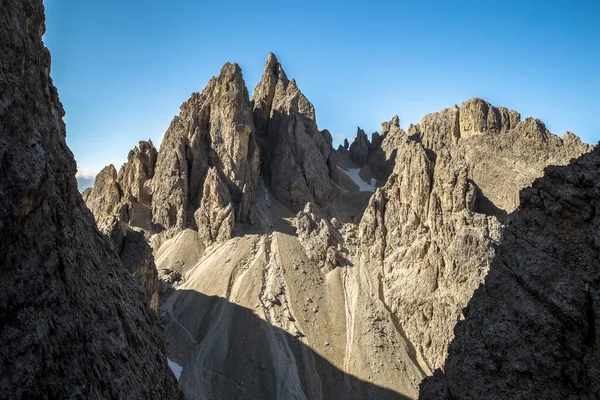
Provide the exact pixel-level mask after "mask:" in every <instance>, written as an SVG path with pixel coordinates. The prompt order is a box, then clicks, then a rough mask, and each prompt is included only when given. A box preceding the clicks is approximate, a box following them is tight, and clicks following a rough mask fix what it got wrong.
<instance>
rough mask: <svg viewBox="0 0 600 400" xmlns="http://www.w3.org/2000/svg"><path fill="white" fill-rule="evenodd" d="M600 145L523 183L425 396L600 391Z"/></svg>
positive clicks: (578, 395)
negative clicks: (494, 253)
mask: <svg viewBox="0 0 600 400" xmlns="http://www.w3.org/2000/svg"><path fill="white" fill-rule="evenodd" d="M599 174H600V150H598V149H595V150H594V151H592V152H591V153H589V154H586V155H584V156H582V157H580V158H579V159H577V160H574V161H572V162H571V163H570V164H569V165H568V166H564V167H548V168H547V169H546V172H545V175H544V177H543V178H540V179H537V180H536V181H535V182H534V184H533V187H531V188H528V189H525V190H523V191H522V192H521V196H520V199H521V201H520V207H519V213H518V214H517V216H516V217H515V218H514V219H513V221H512V222H511V223H510V224H509V225H508V227H507V228H506V230H505V232H504V235H503V241H502V244H501V246H500V248H499V249H498V252H497V256H496V258H495V259H494V260H493V262H492V264H491V267H490V272H489V274H488V275H487V277H486V279H485V285H483V286H481V287H480V288H479V289H478V290H477V291H476V292H475V294H474V295H473V298H472V299H471V301H470V302H469V303H468V306H467V307H466V309H465V311H464V312H465V320H464V321H461V322H459V323H458V324H457V326H456V329H455V333H456V337H455V339H454V340H453V341H452V343H451V344H450V348H449V355H448V359H447V360H446V362H445V364H444V369H443V371H442V370H437V371H436V372H435V374H434V376H433V377H432V378H428V379H426V380H425V381H424V383H423V384H422V386H421V398H422V399H479V398H487V399H533V398H537V399H567V398H568V399H592V398H596V397H597V395H598V393H600V379H599V376H600V367H599V366H600V347H599V343H600V335H599V332H600V330H599V328H600V325H599V321H600V307H599V304H600V269H599V268H598V265H599V259H600V254H599V252H598V249H599V245H600V241H599V236H598V232H599V230H598V227H599V226H600V217H599V215H600V214H599V208H600V191H599V190H598V189H599V184H598V179H597V178H598V176H599Z"/></svg>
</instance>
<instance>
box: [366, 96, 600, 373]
mask: <svg viewBox="0 0 600 400" xmlns="http://www.w3.org/2000/svg"><path fill="white" fill-rule="evenodd" d="M519 118H520V117H519V115H518V113H516V112H514V111H508V110H506V109H504V108H495V107H492V106H491V105H490V104H488V103H486V102H484V101H483V100H481V99H472V100H469V101H467V102H465V103H463V104H462V105H461V106H460V107H453V108H449V109H445V110H443V111H441V112H439V113H434V114H429V115H427V116H425V117H424V118H423V119H422V120H421V122H420V123H419V125H417V126H411V128H410V129H409V133H406V132H404V130H402V129H400V128H399V126H398V125H399V124H398V123H397V119H395V120H392V121H391V122H390V123H386V124H384V126H383V129H382V132H383V142H382V148H383V149H384V151H385V152H386V154H389V157H391V158H393V159H394V164H395V167H394V170H393V172H392V174H391V176H390V177H389V179H388V181H387V183H386V184H385V186H384V187H383V188H381V189H379V190H378V191H377V192H376V193H375V194H374V195H373V197H372V198H371V201H370V204H369V206H368V207H367V210H366V211H365V214H364V216H363V218H362V220H361V223H360V237H361V241H362V251H361V257H363V263H364V264H365V267H366V268H368V269H370V270H373V271H374V272H373V273H374V274H376V275H378V276H379V279H380V285H381V295H382V298H383V299H384V301H385V303H386V304H387V306H388V307H389V308H390V310H391V312H392V313H393V314H394V315H396V316H397V317H398V319H399V322H400V324H401V326H402V327H403V329H404V330H405V332H406V335H407V338H408V339H409V340H410V342H411V343H412V344H413V345H414V347H415V348H416V351H417V355H418V356H419V357H420V358H421V359H422V361H423V362H424V364H425V366H424V368H426V369H430V370H433V369H435V368H438V367H440V366H441V365H442V364H443V361H444V359H445V357H446V348H447V345H448V343H449V342H450V340H451V339H452V335H453V334H452V330H453V327H454V325H455V323H456V321H457V320H459V319H460V318H462V311H461V310H462V308H463V307H464V306H465V305H466V304H467V302H468V300H469V299H470V298H471V295H472V293H473V291H474V290H475V289H476V288H477V287H478V286H479V284H480V283H481V282H482V281H483V279H484V277H485V275H486V273H487V271H488V269H489V264H490V262H491V260H492V258H493V257H494V254H495V247H496V245H497V243H498V242H499V241H500V240H501V235H500V232H501V227H502V223H503V221H505V220H506V218H507V214H508V213H510V212H512V211H513V210H514V208H515V206H516V204H515V203H514V199H515V198H516V196H517V194H518V192H519V190H520V189H521V188H522V187H524V186H526V185H528V184H530V183H531V182H532V181H533V180H534V179H535V178H536V177H537V176H540V175H541V173H542V170H543V168H544V167H545V166H546V165H548V164H565V163H567V162H568V161H569V159H570V158H571V157H573V156H577V155H579V154H581V153H583V152H585V151H588V149H589V146H587V145H584V144H582V143H581V141H579V140H578V139H575V140H573V139H572V138H571V137H570V135H566V136H565V140H561V139H560V138H559V137H557V136H555V135H553V134H551V133H549V132H548V131H547V130H546V129H545V127H544V125H543V124H542V123H541V122H539V121H537V120H533V119H526V120H525V121H521V122H520V121H519Z"/></svg>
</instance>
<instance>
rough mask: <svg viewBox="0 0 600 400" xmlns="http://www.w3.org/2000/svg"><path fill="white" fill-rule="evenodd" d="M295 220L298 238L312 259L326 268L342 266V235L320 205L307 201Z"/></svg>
mask: <svg viewBox="0 0 600 400" xmlns="http://www.w3.org/2000/svg"><path fill="white" fill-rule="evenodd" d="M336 221H337V220H336ZM294 222H295V225H296V232H297V234H298V240H300V243H302V246H304V249H305V251H306V255H307V256H308V258H309V259H310V260H311V261H314V262H315V263H317V265H319V266H320V267H321V268H325V269H326V270H331V269H333V268H335V267H337V266H341V265H340V264H341V263H342V257H341V256H340V254H338V251H339V250H341V244H342V236H341V234H340V233H339V232H338V231H337V230H336V229H335V228H334V227H333V226H332V224H330V223H329V222H328V221H327V220H326V219H325V218H323V214H322V212H321V210H320V209H319V208H318V206H316V205H314V204H312V203H307V204H306V206H305V207H304V210H302V211H300V212H299V213H298V215H297V216H296V219H295V221H294ZM338 224H339V222H338ZM338 247H339V248H338Z"/></svg>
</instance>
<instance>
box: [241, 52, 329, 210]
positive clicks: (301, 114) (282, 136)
mask: <svg viewBox="0 0 600 400" xmlns="http://www.w3.org/2000/svg"><path fill="white" fill-rule="evenodd" d="M252 107H253V115H254V123H255V125H256V130H257V135H256V139H257V142H258V144H259V146H260V148H261V162H262V173H263V175H264V176H265V178H266V179H267V182H268V184H269V186H270V187H271V189H272V190H273V195H274V196H275V197H277V199H279V201H281V202H282V203H283V204H285V205H286V206H288V207H290V208H291V209H293V210H295V211H298V210H299V209H302V208H303V207H304V205H305V204H306V203H308V202H315V203H317V204H318V205H320V206H324V205H326V204H327V202H329V201H331V200H332V199H331V197H332V182H331V179H330V178H333V177H335V174H336V173H337V171H336V168H335V161H334V157H333V156H334V154H333V153H334V150H333V147H332V144H331V135H330V134H329V132H327V131H323V132H320V131H319V130H318V128H317V122H316V117H315V109H314V107H313V105H312V104H311V103H310V102H309V101H308V99H307V98H306V96H304V95H303V94H302V92H301V91H300V90H299V89H298V86H297V85H296V81H295V80H294V79H292V80H288V78H287V76H286V74H285V71H284V70H283V68H282V66H281V64H280V63H279V61H277V58H276V57H275V55H274V54H272V53H271V54H269V57H268V59H267V62H266V64H265V69H264V73H263V76H262V78H261V80H260V82H259V83H258V85H256V88H255V89H254V95H253V97H252Z"/></svg>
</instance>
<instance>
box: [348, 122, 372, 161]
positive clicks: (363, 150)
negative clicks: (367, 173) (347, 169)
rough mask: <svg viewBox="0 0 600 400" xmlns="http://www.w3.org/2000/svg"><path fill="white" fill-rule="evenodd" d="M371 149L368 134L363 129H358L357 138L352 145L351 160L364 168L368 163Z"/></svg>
mask: <svg viewBox="0 0 600 400" xmlns="http://www.w3.org/2000/svg"><path fill="white" fill-rule="evenodd" d="M370 149H371V143H370V142H369V138H368V137H367V134H366V133H365V131H363V130H362V129H360V128H358V132H356V138H355V139H354V142H352V144H351V145H350V159H351V160H352V161H353V162H354V163H355V164H356V165H359V166H363V165H365V164H366V163H367V158H368V157H369V151H370Z"/></svg>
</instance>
